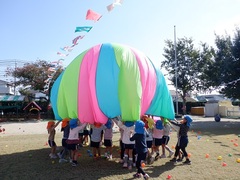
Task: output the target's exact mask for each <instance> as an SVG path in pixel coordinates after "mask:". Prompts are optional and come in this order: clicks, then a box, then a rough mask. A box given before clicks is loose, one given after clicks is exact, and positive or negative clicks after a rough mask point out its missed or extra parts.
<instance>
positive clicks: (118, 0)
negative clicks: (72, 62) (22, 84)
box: [44, 0, 123, 92]
mask: <svg viewBox="0 0 240 180" xmlns="http://www.w3.org/2000/svg"><path fill="white" fill-rule="evenodd" d="M122 4H123V0H114V1H113V3H111V4H109V5H108V6H107V7H106V9H107V11H108V12H111V11H112V10H113V9H114V8H115V7H116V6H121V5H122ZM102 17H103V15H102V14H99V13H97V12H95V11H93V10H92V9H89V10H88V11H87V13H86V20H90V21H94V22H98V21H99V20H100V19H101V18H102ZM92 28H93V26H77V27H76V28H75V31H74V32H75V33H89V32H90V31H91V30H92ZM85 36H86V35H84V34H83V35H78V36H76V37H75V38H74V39H73V40H72V44H71V45H70V46H64V47H62V48H60V50H61V51H62V52H61V51H58V52H57V55H58V56H59V57H60V58H59V59H58V60H56V61H52V62H51V67H50V68H49V69H48V78H47V79H46V80H45V81H44V83H45V86H44V92H47V91H48V90H49V86H50V83H51V81H52V78H53V77H54V75H55V73H56V72H57V70H58V69H61V68H62V61H64V59H65V58H66V57H67V56H68V55H69V53H70V52H72V50H73V49H74V47H76V46H77V45H78V42H79V41H80V40H81V39H83V38H84V37H85Z"/></svg>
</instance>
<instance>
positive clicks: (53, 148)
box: [47, 121, 61, 159]
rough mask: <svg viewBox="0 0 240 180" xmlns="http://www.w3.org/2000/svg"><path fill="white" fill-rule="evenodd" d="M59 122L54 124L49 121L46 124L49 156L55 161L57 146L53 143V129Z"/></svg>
mask: <svg viewBox="0 0 240 180" xmlns="http://www.w3.org/2000/svg"><path fill="white" fill-rule="evenodd" d="M60 122H61V121H58V122H57V123H56V124H55V122H54V121H49V122H48V124H47V131H48V134H49V136H48V144H49V146H50V147H51V153H50V154H49V156H50V158H51V159H52V158H53V159H55V158H57V156H56V148H57V145H56V143H55V141H54V139H55V134H56V130H55V128H56V127H57V126H58V124H59V123H60Z"/></svg>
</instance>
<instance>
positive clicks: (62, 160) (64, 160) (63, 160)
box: [59, 158, 68, 163]
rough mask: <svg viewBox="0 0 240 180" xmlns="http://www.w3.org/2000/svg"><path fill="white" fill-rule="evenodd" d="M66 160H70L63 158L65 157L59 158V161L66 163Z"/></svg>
mask: <svg viewBox="0 0 240 180" xmlns="http://www.w3.org/2000/svg"><path fill="white" fill-rule="evenodd" d="M65 162H68V160H66V159H63V158H61V159H59V163H65Z"/></svg>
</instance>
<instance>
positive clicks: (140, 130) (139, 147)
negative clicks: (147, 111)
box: [130, 120, 149, 179]
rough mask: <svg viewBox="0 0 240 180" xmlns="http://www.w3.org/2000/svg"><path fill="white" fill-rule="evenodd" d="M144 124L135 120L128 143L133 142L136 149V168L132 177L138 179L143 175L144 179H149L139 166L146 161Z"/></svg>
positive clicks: (146, 150) (146, 149)
mask: <svg viewBox="0 0 240 180" xmlns="http://www.w3.org/2000/svg"><path fill="white" fill-rule="evenodd" d="M144 126H145V124H144V122H143V121H141V120H137V121H136V123H135V134H134V135H133V136H132V137H130V141H135V147H136V153H137V161H136V167H137V173H136V174H134V175H133V176H134V177H135V178H139V177H141V176H142V175H143V177H144V179H149V175H148V174H146V173H145V172H144V171H143V169H142V166H141V162H142V161H145V160H146V157H147V152H148V148H147V143H146V136H147V134H146V130H145V127H144Z"/></svg>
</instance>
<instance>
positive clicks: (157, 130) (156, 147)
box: [150, 120, 163, 164]
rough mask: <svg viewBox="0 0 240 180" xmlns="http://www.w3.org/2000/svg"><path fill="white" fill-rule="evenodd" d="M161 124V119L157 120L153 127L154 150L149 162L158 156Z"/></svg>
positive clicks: (161, 134) (160, 141) (161, 130)
mask: <svg viewBox="0 0 240 180" xmlns="http://www.w3.org/2000/svg"><path fill="white" fill-rule="evenodd" d="M162 136H163V125H162V121H161V120H157V121H156V123H155V126H154V128H153V149H154V152H156V156H155V158H153V157H152V158H151V160H150V164H152V163H153V161H154V160H158V158H159V147H160V146H161V145H162Z"/></svg>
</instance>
